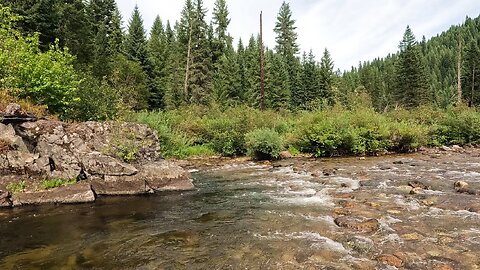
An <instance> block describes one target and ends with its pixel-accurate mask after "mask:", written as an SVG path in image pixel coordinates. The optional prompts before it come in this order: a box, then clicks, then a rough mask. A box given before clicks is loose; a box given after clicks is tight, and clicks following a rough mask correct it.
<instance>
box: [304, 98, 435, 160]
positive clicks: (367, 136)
mask: <svg viewBox="0 0 480 270" xmlns="http://www.w3.org/2000/svg"><path fill="white" fill-rule="evenodd" d="M301 126H303V129H304V131H303V133H302V135H301V145H302V146H303V148H302V150H303V151H306V152H309V153H312V154H314V155H315V156H317V157H320V156H336V155H364V154H379V153H384V152H387V151H397V152H409V151H414V150H416V149H418V148H419V147H421V146H423V145H426V144H427V140H426V138H427V137H428V131H429V130H428V129H427V128H425V127H424V126H421V125H419V124H416V123H413V122H397V121H393V119H389V118H387V117H385V116H384V115H381V114H378V113H376V112H374V111H373V110H372V109H360V110H354V111H345V110H342V109H339V108H334V109H332V110H326V111H321V112H317V113H315V115H313V119H311V120H309V121H307V123H304V124H302V125H301Z"/></svg>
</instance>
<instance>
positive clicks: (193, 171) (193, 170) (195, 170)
mask: <svg viewBox="0 0 480 270" xmlns="http://www.w3.org/2000/svg"><path fill="white" fill-rule="evenodd" d="M199 171H200V170H198V169H190V170H188V172H189V173H196V172H199Z"/></svg>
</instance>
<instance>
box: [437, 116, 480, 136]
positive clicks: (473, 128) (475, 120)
mask: <svg viewBox="0 0 480 270" xmlns="http://www.w3.org/2000/svg"><path fill="white" fill-rule="evenodd" d="M434 138H435V139H436V140H437V141H438V142H439V143H441V144H467V143H480V113H479V112H477V111H475V110H474V109H469V108H462V107H460V108H457V109H456V110H449V111H448V112H447V115H446V117H445V118H444V119H442V120H441V121H440V123H439V126H438V127H437V129H436V130H435V132H434Z"/></svg>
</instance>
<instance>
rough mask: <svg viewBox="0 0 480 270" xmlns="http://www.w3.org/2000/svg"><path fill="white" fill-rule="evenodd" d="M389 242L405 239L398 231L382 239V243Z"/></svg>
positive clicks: (400, 241) (401, 241) (398, 241)
mask: <svg viewBox="0 0 480 270" xmlns="http://www.w3.org/2000/svg"><path fill="white" fill-rule="evenodd" d="M387 242H391V243H400V244H401V243H403V240H402V238H400V236H399V235H398V234H396V233H391V234H389V235H387V237H385V239H384V240H383V241H382V244H384V243H387Z"/></svg>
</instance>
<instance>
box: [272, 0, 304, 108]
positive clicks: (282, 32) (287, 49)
mask: <svg viewBox="0 0 480 270" xmlns="http://www.w3.org/2000/svg"><path fill="white" fill-rule="evenodd" d="M296 29H297V27H296V26H295V20H294V19H292V11H291V9H290V5H289V4H288V3H286V2H283V3H282V6H281V7H280V11H279V12H278V15H277V22H276V24H275V28H274V31H275V33H276V35H277V36H276V37H275V41H276V43H277V45H276V46H275V50H276V52H277V53H278V54H280V55H281V56H282V57H283V59H284V62H285V68H286V69H287V76H288V78H287V79H288V82H289V85H290V89H289V91H290V93H291V94H292V96H297V95H300V94H301V93H300V92H301V91H302V89H301V87H299V81H300V80H301V66H300V61H299V60H298V58H297V57H296V55H297V54H298V52H299V49H298V44H297V38H298V35H297V33H296ZM294 103H298V102H295V101H294Z"/></svg>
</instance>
